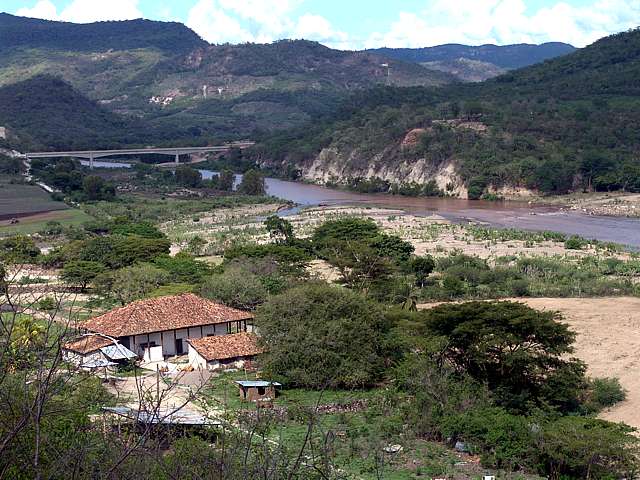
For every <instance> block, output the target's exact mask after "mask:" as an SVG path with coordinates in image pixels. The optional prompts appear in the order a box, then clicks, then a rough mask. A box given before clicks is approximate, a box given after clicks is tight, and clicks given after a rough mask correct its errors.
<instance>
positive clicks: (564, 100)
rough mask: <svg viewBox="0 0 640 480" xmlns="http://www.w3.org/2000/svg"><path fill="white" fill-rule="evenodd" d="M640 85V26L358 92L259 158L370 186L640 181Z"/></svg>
mask: <svg viewBox="0 0 640 480" xmlns="http://www.w3.org/2000/svg"><path fill="white" fill-rule="evenodd" d="M639 95H640V30H634V31H630V32H627V33H622V34H617V35H613V36H611V37H607V38H604V39H602V40H599V41H598V42H596V43H594V44H593V45H591V46H589V47H587V48H584V49H581V50H579V51H577V52H575V53H573V54H570V55H567V56H563V57H560V58H557V59H554V60H550V61H547V62H545V63H544V64H540V65H535V66H532V67H528V68H525V69H522V70H517V71H513V72H509V73H507V74H505V75H502V76H500V77H498V78H496V79H494V80H490V81H487V82H484V83H481V84H464V85H453V86H449V87H444V88H440V89H423V88H407V89H377V90H376V91H374V92H363V93H361V94H357V95H355V96H354V97H352V99H351V102H349V103H348V104H345V105H344V106H343V109H342V110H341V111H340V112H339V113H338V114H336V115H335V117H334V119H333V121H331V122H329V123H326V124H324V125H317V126H316V127H315V128H314V129H306V130H305V131H298V132H289V133H288V134H287V135H279V136H276V137H273V138H272V139H271V140H270V141H268V142H265V143H264V144H263V145H262V147H261V148H262V151H261V152H260V158H266V159H270V161H265V163H270V164H271V165H272V166H279V167H281V168H283V167H285V166H286V169H287V171H291V170H292V167H291V165H290V163H291V162H293V163H295V167H296V168H297V169H298V170H299V172H300V174H301V175H303V176H305V177H306V178H308V179H311V180H315V181H320V182H337V181H339V182H343V183H349V182H350V183H352V184H354V185H356V186H358V185H359V184H360V187H361V188H362V189H365V188H371V189H381V190H383V189H388V188H389V184H390V183H397V184H403V183H404V184H409V183H412V182H415V183H417V184H427V183H428V182H429V181H430V180H434V181H435V182H436V183H437V186H438V187H439V188H440V189H441V190H442V191H445V192H448V193H451V194H458V195H461V196H466V195H467V194H468V195H470V196H472V197H475V196H479V195H481V194H483V192H487V191H493V190H494V189H504V188H507V187H508V188H509V189H511V190H513V189H520V190H522V189H536V190H541V191H544V192H556V193H563V192H567V191H569V190H574V189H581V188H584V189H591V188H595V189H599V190H607V189H627V190H635V191H640V155H639V153H638V152H640V108H639V107H640V96H639ZM364 179H367V181H366V182H365V181H364ZM432 186H433V185H432ZM430 188H431V187H430Z"/></svg>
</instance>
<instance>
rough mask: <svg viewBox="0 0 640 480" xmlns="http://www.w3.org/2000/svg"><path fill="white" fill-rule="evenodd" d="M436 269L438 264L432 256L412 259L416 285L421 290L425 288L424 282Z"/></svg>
mask: <svg viewBox="0 0 640 480" xmlns="http://www.w3.org/2000/svg"><path fill="white" fill-rule="evenodd" d="M434 268H436V262H435V260H434V259H433V257H432V256H431V255H425V256H424V257H413V258H412V259H411V270H413V273H414V274H415V276H416V285H418V286H419V287H420V288H422V287H424V282H425V281H426V280H427V278H428V277H429V275H430V274H431V272H433V269H434Z"/></svg>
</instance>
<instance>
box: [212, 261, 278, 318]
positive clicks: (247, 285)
mask: <svg viewBox="0 0 640 480" xmlns="http://www.w3.org/2000/svg"><path fill="white" fill-rule="evenodd" d="M200 293H201V295H202V296H203V297H205V298H209V299H211V300H215V301H216V302H220V303H223V304H224V305H228V306H230V307H234V308H239V309H241V310H255V308H256V307H257V306H258V305H261V304H262V303H264V302H265V300H266V299H267V297H268V295H269V293H268V292H267V289H266V288H265V286H264V285H263V284H262V282H261V281H260V279H259V278H258V277H257V276H256V275H254V274H251V273H249V272H246V271H243V270H241V269H236V268H232V269H227V270H225V272H224V273H221V274H218V275H213V276H211V277H209V278H208V279H207V280H205V282H204V283H203V285H202V287H201V289H200Z"/></svg>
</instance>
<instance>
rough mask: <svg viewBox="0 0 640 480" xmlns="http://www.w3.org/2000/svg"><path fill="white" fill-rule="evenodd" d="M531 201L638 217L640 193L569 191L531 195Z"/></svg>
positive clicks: (577, 210) (581, 211)
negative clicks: (538, 195)
mask: <svg viewBox="0 0 640 480" xmlns="http://www.w3.org/2000/svg"><path fill="white" fill-rule="evenodd" d="M531 201H532V202H534V203H539V204H543V205H551V206H554V207H560V208H561V209H563V210H566V211H571V212H579V213H582V214H585V215H595V216H607V217H627V218H640V193H626V192H594V193H571V194H569V195H557V196H553V197H533V198H532V199H531Z"/></svg>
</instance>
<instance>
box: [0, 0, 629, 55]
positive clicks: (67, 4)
mask: <svg viewBox="0 0 640 480" xmlns="http://www.w3.org/2000/svg"><path fill="white" fill-rule="evenodd" d="M0 11H5V12H8V13H13V14H16V15H21V16H28V17H37V18H45V19H49V20H63V21H69V22H78V23H88V22H93V21H100V20H127V19H133V18H141V17H143V18H148V19H151V20H163V21H178V22H182V23H184V24H186V25H187V26H189V27H190V28H192V29H193V30H194V31H196V32H197V33H198V34H199V35H200V36H201V37H202V38H204V39H205V40H207V41H209V42H211V43H243V42H258V43H265V42H272V41H274V40H278V39H282V38H305V39H309V40H316V41H319V42H321V43H323V44H325V45H328V46H330V47H333V48H340V49H349V50H354V49H363V48H375V47H384V46H386V47H412V48H416V47H428V46H433V45H441V44H444V43H463V44H469V45H481V44H485V43H494V44H498V45H507V44H512V43H542V42H549V41H557V42H567V43H571V44H573V45H575V46H577V47H583V46H585V45H588V44H590V43H592V42H594V41H595V40H597V39H598V38H601V37H603V36H606V35H609V34H611V33H616V32H620V31H625V30H628V29H630V28H635V27H637V26H638V25H640V0H563V1H559V0H0Z"/></svg>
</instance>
